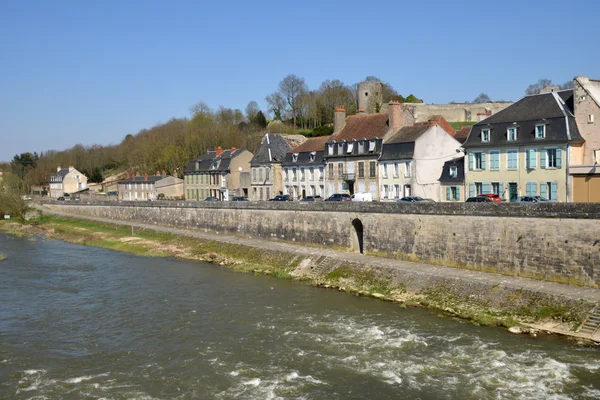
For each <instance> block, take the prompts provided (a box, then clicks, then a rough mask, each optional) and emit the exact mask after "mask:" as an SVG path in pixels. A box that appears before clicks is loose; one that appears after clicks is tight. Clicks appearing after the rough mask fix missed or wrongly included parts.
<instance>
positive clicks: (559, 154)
mask: <svg viewBox="0 0 600 400" xmlns="http://www.w3.org/2000/svg"><path fill="white" fill-rule="evenodd" d="M556 168H562V150H561V149H556Z"/></svg>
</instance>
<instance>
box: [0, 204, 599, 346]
mask: <svg viewBox="0 0 600 400" xmlns="http://www.w3.org/2000/svg"><path fill="white" fill-rule="evenodd" d="M82 218H86V219H82ZM87 218H89V217H83V216H77V217H76V218H65V217H54V216H43V217H41V218H40V219H38V220H35V221H31V222H30V223H29V224H26V225H20V224H17V223H11V222H3V223H1V224H0V229H2V230H4V231H7V232H11V233H17V234H39V235H44V236H45V237H47V238H52V239H59V240H64V241H67V242H71V243H79V244H84V245H91V246H98V247H103V248H107V249H112V250H118V251H125V252H128V253H133V254H137V255H142V256H151V257H176V258H181V259H186V260H196V261H206V262H211V263H214V264H218V265H221V266H224V267H227V268H230V269H233V270H236V271H240V272H250V273H255V274H265V275H272V276H276V277H279V278H283V279H292V280H296V281H301V282H304V283H307V284H311V285H314V286H321V287H326V288H334V289H338V290H341V291H345V292H348V293H352V294H355V295H359V296H372V297H376V298H380V299H383V300H388V301H393V302H397V303H399V304H400V306H401V307H410V306H420V307H428V308H431V309H436V310H439V314H440V316H447V317H457V318H463V319H467V320H470V321H472V322H473V323H474V324H478V325H489V326H499V327H505V328H509V329H511V330H512V331H515V332H522V333H529V334H531V335H538V334H543V333H558V334H562V335H568V336H570V337H573V338H575V339H576V340H579V341H582V342H586V340H587V339H589V338H586V337H585V335H581V334H579V333H578V332H576V330H577V329H578V328H579V327H580V326H581V324H582V323H583V322H584V320H585V319H586V318H587V316H588V315H589V314H590V312H591V311H592V310H593V309H594V307H595V304H596V302H595V301H594V299H593V298H590V297H589V296H588V298H587V299H586V298H585V297H579V296H574V295H569V294H568V293H567V294H565V293H563V294H561V293H560V291H557V290H554V291H552V290H550V289H552V288H553V287H556V286H552V285H558V284H548V283H543V284H542V285H541V287H545V288H546V290H545V291H544V290H536V289H534V288H533V287H528V286H526V285H525V283H526V281H525V280H523V279H522V278H518V279H520V282H521V284H520V285H514V284H511V283H510V282H509V280H510V279H508V278H507V277H500V279H498V278H499V277H498V276H497V275H494V274H486V275H481V274H482V273H476V272H473V271H467V275H464V272H465V271H458V270H454V271H450V272H454V273H448V274H446V275H443V274H441V273H437V274H433V273H431V271H430V270H427V268H426V266H424V265H418V268H417V269H415V268H413V269H412V270H411V269H410V268H398V267H389V265H390V262H391V261H394V260H385V259H377V258H375V257H363V258H352V257H349V256H350V254H348V257H345V259H336V258H334V256H333V255H331V254H332V252H333V251H332V250H325V249H319V248H314V247H302V246H294V251H287V250H286V251H283V250H282V248H283V247H281V246H279V247H278V246H270V245H269V246H262V247H256V246H251V245H248V243H249V240H245V239H242V238H239V239H235V240H231V238H228V241H226V240H224V239H225V238H224V237H222V236H219V235H213V237H214V239H215V240H207V239H206V237H207V236H209V235H207V234H206V233H204V232H198V231H194V230H189V229H188V230H184V229H174V228H166V227H157V226H144V225H143V224H140V223H132V222H126V221H112V222H111V223H107V222H99V221H91V220H89V219H87ZM199 236H204V238H202V237H199ZM262 242H265V241H262ZM327 251H329V253H328V252H327ZM340 253H342V252H340ZM323 254H325V256H324V255H323ZM342 255H344V254H342ZM396 263H401V262H400V261H397V262H396ZM402 263H403V265H408V264H406V263H404V262H402ZM413 267H414V266H413ZM429 267H431V266H429ZM429 267H428V268H429ZM438 268H439V267H438ZM436 271H437V270H436ZM461 274H463V276H462V277H461ZM482 277H485V278H482ZM502 278H504V279H502ZM533 284H535V282H533ZM564 288H565V286H563V287H560V289H564ZM575 289H577V290H579V291H585V290H593V289H586V288H575ZM589 293H592V294H594V293H597V292H593V291H592V292H589Z"/></svg>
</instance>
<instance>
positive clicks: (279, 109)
mask: <svg viewBox="0 0 600 400" xmlns="http://www.w3.org/2000/svg"><path fill="white" fill-rule="evenodd" d="M265 100H266V102H267V104H268V105H269V111H271V112H272V113H273V115H274V118H273V119H278V120H280V121H281V120H282V114H283V112H284V111H285V99H284V98H283V96H282V95H281V93H279V92H273V93H271V94H270V95H268V96H267V97H266V98H265Z"/></svg>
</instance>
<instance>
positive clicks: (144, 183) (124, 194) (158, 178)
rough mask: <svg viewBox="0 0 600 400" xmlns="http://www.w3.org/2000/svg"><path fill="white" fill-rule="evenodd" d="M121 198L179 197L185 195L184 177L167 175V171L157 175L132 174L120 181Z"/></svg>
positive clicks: (131, 199)
mask: <svg viewBox="0 0 600 400" xmlns="http://www.w3.org/2000/svg"><path fill="white" fill-rule="evenodd" d="M118 185H119V200H122V201H144V200H157V199H161V198H165V199H177V198H181V197H182V196H183V179H179V178H177V177H175V176H171V175H167V174H166V172H165V171H163V172H162V174H160V173H158V172H157V173H156V175H150V176H148V174H145V175H139V174H137V175H132V176H129V174H127V177H126V178H125V179H122V180H120V181H119V182H118Z"/></svg>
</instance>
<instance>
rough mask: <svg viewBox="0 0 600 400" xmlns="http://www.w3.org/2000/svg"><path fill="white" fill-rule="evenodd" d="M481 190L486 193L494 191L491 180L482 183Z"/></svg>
mask: <svg viewBox="0 0 600 400" xmlns="http://www.w3.org/2000/svg"><path fill="white" fill-rule="evenodd" d="M481 192H482V193H486V194H487V193H491V192H492V191H491V188H490V183H489V182H484V183H483V185H481Z"/></svg>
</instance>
